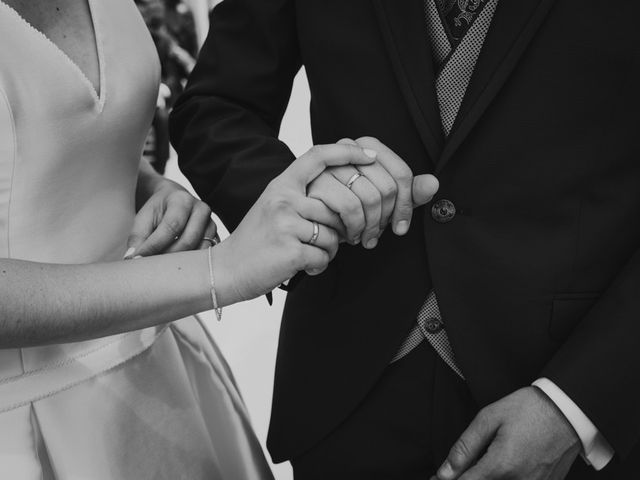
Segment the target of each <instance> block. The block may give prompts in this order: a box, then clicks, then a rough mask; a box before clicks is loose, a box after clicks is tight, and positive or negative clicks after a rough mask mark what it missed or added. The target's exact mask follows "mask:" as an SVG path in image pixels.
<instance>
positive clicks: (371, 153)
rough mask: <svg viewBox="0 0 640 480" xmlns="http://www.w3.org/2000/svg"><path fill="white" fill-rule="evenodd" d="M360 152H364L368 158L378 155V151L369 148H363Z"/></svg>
mask: <svg viewBox="0 0 640 480" xmlns="http://www.w3.org/2000/svg"><path fill="white" fill-rule="evenodd" d="M362 153H364V154H365V155H366V156H367V157H369V158H376V157H377V156H378V152H376V151H375V150H371V149H370V148H363V149H362Z"/></svg>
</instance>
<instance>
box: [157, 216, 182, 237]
mask: <svg viewBox="0 0 640 480" xmlns="http://www.w3.org/2000/svg"><path fill="white" fill-rule="evenodd" d="M162 224H163V225H164V226H165V228H166V229H167V230H168V231H169V233H171V234H172V235H174V236H178V235H179V234H180V232H181V230H182V223H181V222H180V220H179V219H178V218H167V217H164V218H163V219H162Z"/></svg>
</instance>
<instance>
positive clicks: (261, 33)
mask: <svg viewBox="0 0 640 480" xmlns="http://www.w3.org/2000/svg"><path fill="white" fill-rule="evenodd" d="M293 4H294V2H293V1H291V0H225V1H223V2H222V3H221V4H220V5H219V6H218V7H216V9H215V10H214V12H213V14H212V22H211V28H210V31H209V35H208V37H207V40H206V42H205V44H204V46H203V48H202V51H201V53H200V56H199V59H198V63H197V65H196V67H195V69H194V71H193V73H192V75H191V77H190V79H189V83H188V85H187V88H186V90H185V92H184V94H183V95H182V96H181V97H180V99H179V100H178V102H177V104H176V107H175V109H174V110H173V113H172V115H171V140H172V143H173V145H174V147H175V148H176V150H177V152H178V155H179V164H180V168H181V170H182V172H183V173H184V174H185V176H186V177H187V178H188V179H189V181H190V182H191V184H192V185H193V187H194V188H195V190H196V192H197V193H198V195H199V196H200V198H202V199H203V200H204V201H205V202H206V203H208V204H209V205H210V206H211V207H212V208H213V209H214V210H215V211H216V213H217V214H219V215H220V217H221V218H222V220H223V222H224V223H225V224H226V225H227V227H229V229H231V230H233V229H234V228H235V227H236V226H237V225H238V223H240V221H241V220H242V218H243V217H244V215H245V213H246V212H247V211H248V210H249V209H250V208H251V206H252V205H253V203H254V202H255V201H256V200H257V198H258V197H259V196H260V194H261V193H262V191H263V190H264V189H265V187H266V186H267V184H268V183H269V182H270V181H271V180H272V179H273V178H275V177H276V176H277V175H279V174H280V173H281V172H282V171H284V170H285V168H286V167H287V166H288V165H289V164H290V163H291V162H292V161H293V160H294V155H293V154H292V153H291V151H290V150H289V149H288V148H287V146H286V145H285V144H284V143H282V142H280V141H279V140H278V138H277V137H278V131H279V129H280V123H281V121H282V117H283V115H284V111H285V109H286V106H287V103H288V101H289V96H290V94H291V86H292V83H293V78H294V77H295V75H296V73H297V72H298V70H299V69H300V66H301V60H300V54H299V51H298V39H297V35H296V25H295V11H294V5H293Z"/></svg>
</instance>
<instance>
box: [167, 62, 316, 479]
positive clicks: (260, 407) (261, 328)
mask: <svg viewBox="0 0 640 480" xmlns="http://www.w3.org/2000/svg"><path fill="white" fill-rule="evenodd" d="M280 137H281V139H282V140H283V141H285V142H286V143H287V145H289V147H290V148H291V149H292V150H293V152H294V153H295V154H296V155H300V154H302V153H304V152H305V151H306V150H308V149H309V148H310V147H311V130H310V126H309V89H308V86H307V80H306V76H305V75H304V71H303V72H301V73H300V74H299V75H298V77H297V78H296V81H295V84H294V89H293V93H292V96H291V101H290V103H289V108H288V110H287V113H286V115H285V118H284V121H283V125H282V132H281V135H280ZM167 176H168V177H170V178H173V179H176V180H178V181H180V182H181V183H183V184H186V180H185V179H184V177H182V175H180V172H179V171H178V169H177V166H176V162H175V158H174V159H172V160H171V161H170V163H169V165H168V166H167ZM213 210H214V211H215V205H214V206H213ZM284 299H285V294H284V293H283V292H281V291H276V292H274V305H273V307H269V305H268V303H267V301H266V299H265V298H264V297H263V298H259V299H256V300H253V301H251V302H245V303H243V304H240V305H234V306H232V307H229V308H226V309H225V311H224V315H223V319H222V322H218V321H217V320H215V316H214V315H213V314H211V313H207V314H204V317H205V318H206V321H207V325H208V326H209V327H210V330H211V332H212V334H213V337H214V338H215V339H216V341H217V342H218V344H219V346H220V349H221V350H222V351H223V352H224V354H225V356H226V358H227V361H228V362H229V364H230V365H231V368H232V369H233V371H234V374H235V377H236V380H237V382H238V384H239V386H240V390H241V391H242V393H243V396H244V399H245V402H246V404H247V408H248V409H249V412H250V415H251V418H252V420H253V425H254V428H255V430H256V433H257V434H258V436H259V438H260V440H261V442H262V444H263V446H264V442H265V440H266V437H267V428H268V424H269V413H270V408H271V391H272V387H273V371H274V365H275V355H276V349H277V342H278V332H279V328H280V316H281V314H282V307H283V305H284ZM267 457H268V455H267ZM273 470H274V474H275V476H276V479H277V480H290V479H292V478H293V476H292V474H291V468H290V466H289V464H283V465H276V466H274V469H273Z"/></svg>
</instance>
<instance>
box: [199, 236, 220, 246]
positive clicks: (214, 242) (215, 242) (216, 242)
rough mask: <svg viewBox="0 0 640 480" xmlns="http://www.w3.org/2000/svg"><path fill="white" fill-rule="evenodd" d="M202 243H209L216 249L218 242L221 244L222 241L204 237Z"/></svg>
mask: <svg viewBox="0 0 640 480" xmlns="http://www.w3.org/2000/svg"><path fill="white" fill-rule="evenodd" d="M202 241H203V242H209V243H210V244H211V246H212V247H215V246H216V245H217V244H218V242H220V240H218V239H217V238H211V237H203V238H202Z"/></svg>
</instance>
